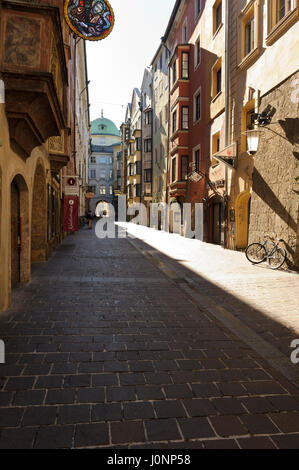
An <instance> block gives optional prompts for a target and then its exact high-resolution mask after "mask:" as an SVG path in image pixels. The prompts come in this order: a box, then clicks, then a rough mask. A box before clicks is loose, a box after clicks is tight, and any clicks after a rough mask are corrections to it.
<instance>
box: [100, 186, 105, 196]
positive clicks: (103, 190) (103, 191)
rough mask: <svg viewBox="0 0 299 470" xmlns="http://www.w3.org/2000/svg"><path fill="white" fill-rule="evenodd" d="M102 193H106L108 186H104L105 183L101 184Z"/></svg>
mask: <svg viewBox="0 0 299 470" xmlns="http://www.w3.org/2000/svg"><path fill="white" fill-rule="evenodd" d="M100 194H102V195H105V194H106V186H104V185H101V186H100Z"/></svg>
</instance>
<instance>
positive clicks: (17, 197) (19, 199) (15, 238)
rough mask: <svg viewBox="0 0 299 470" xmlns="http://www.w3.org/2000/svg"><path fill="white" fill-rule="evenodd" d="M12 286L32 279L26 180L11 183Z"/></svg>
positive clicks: (15, 180)
mask: <svg viewBox="0 0 299 470" xmlns="http://www.w3.org/2000/svg"><path fill="white" fill-rule="evenodd" d="M10 213H11V286H12V287H14V286H16V285H18V284H20V283H25V282H28V281H29V279H30V250H29V195H28V188H27V185H26V182H25V180H24V178H23V177H22V176H21V175H17V176H15V178H14V179H13V180H12V182H11V207H10Z"/></svg>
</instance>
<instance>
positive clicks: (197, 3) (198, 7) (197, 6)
mask: <svg viewBox="0 0 299 470" xmlns="http://www.w3.org/2000/svg"><path fill="white" fill-rule="evenodd" d="M200 12H201V0H195V19H197V18H198V16H199V14H200Z"/></svg>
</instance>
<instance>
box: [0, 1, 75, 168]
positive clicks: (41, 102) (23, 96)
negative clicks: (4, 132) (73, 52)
mask: <svg viewBox="0 0 299 470" xmlns="http://www.w3.org/2000/svg"><path fill="white" fill-rule="evenodd" d="M1 14H2V16H1V28H2V31H5V36H4V38H3V36H2V38H3V39H2V41H3V42H2V46H3V47H1V50H0V72H1V76H2V79H3V81H4V83H5V94H6V107H5V109H6V115H7V119H8V125H9V132H10V142H11V147H12V149H13V150H14V151H15V152H16V153H18V155H20V156H21V157H22V158H23V159H26V158H28V157H29V156H30V154H31V152H32V150H33V148H34V147H37V146H39V145H41V144H43V143H45V142H46V141H47V140H48V139H49V138H50V137H52V136H60V135H61V133H62V131H63V129H65V128H66V124H65V113H64V111H65V110H64V93H65V88H66V87H67V68H66V61H65V55H64V46H63V37H62V31H61V25H60V16H59V8H57V7H51V6H46V5H36V4H30V3H25V2H23V3H21V2H19V3H15V2H13V1H6V0H4V1H2V10H1Z"/></svg>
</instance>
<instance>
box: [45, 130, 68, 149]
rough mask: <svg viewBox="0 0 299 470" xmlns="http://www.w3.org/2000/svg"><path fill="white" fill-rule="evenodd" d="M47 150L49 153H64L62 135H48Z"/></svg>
mask: <svg viewBox="0 0 299 470" xmlns="http://www.w3.org/2000/svg"><path fill="white" fill-rule="evenodd" d="M48 143H49V152H51V153H64V135H63V133H62V135H61V136H60V135H58V136H53V137H50V139H49V140H48Z"/></svg>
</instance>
